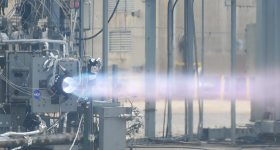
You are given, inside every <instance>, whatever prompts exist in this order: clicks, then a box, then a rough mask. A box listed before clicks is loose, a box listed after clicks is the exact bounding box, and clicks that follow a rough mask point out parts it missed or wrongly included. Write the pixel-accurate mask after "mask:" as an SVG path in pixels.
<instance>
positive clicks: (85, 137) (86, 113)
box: [83, 106, 89, 150]
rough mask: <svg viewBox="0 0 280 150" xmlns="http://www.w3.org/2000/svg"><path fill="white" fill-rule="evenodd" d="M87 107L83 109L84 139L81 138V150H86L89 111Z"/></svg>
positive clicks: (87, 144)
mask: <svg viewBox="0 0 280 150" xmlns="http://www.w3.org/2000/svg"><path fill="white" fill-rule="evenodd" d="M88 109H89V108H88V106H85V108H84V135H83V136H84V137H83V139H84V140H83V150H88V149H89V148H88V146H89V140H88V132H89V131H88V124H89V122H88V121H89V110H88Z"/></svg>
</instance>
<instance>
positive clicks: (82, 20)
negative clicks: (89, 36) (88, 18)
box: [74, 0, 84, 62]
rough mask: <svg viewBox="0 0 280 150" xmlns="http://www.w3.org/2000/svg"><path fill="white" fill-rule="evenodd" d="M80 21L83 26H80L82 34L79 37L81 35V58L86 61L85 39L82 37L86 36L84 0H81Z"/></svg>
mask: <svg viewBox="0 0 280 150" xmlns="http://www.w3.org/2000/svg"><path fill="white" fill-rule="evenodd" d="M80 21H81V27H80V35H79V37H80V40H79V52H80V58H81V60H82V62H83V61H84V41H83V40H81V39H82V38H84V0H80ZM74 30H75V29H74Z"/></svg>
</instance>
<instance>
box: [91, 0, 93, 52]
mask: <svg viewBox="0 0 280 150" xmlns="http://www.w3.org/2000/svg"><path fill="white" fill-rule="evenodd" d="M91 19H92V23H91V33H92V36H93V33H94V32H93V31H94V0H92V17H91ZM91 57H93V38H92V39H91Z"/></svg>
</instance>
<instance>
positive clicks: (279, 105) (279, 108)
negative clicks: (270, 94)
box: [274, 0, 280, 131]
mask: <svg viewBox="0 0 280 150" xmlns="http://www.w3.org/2000/svg"><path fill="white" fill-rule="evenodd" d="M279 7H280V1H277V0H276V1H275V26H274V27H275V42H274V43H275V55H274V59H275V77H274V78H275V80H276V81H275V86H274V87H275V90H274V94H275V109H274V110H275V117H274V120H275V121H276V120H280V101H279V98H280V93H279V92H278V91H279V85H280V79H279V78H278V77H279V75H280V50H279V49H280V43H279V42H278V41H279V40H280V29H279V26H280V8H279ZM274 131H275V130H274Z"/></svg>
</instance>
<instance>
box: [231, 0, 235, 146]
mask: <svg viewBox="0 0 280 150" xmlns="http://www.w3.org/2000/svg"><path fill="white" fill-rule="evenodd" d="M235 74H236V0H231V145H235V144H236V136H235V134H236V133H235V130H236V114H235V100H236V95H235V91H236V83H235V80H236V79H235V78H236V77H235V76H236V75H235Z"/></svg>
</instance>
